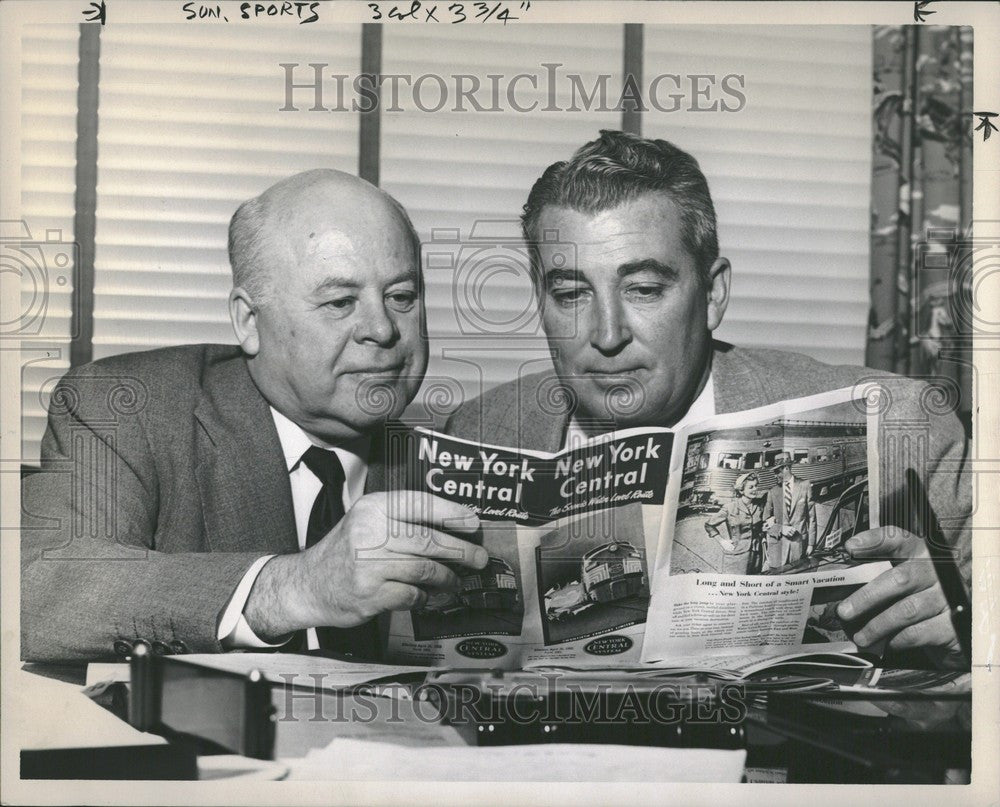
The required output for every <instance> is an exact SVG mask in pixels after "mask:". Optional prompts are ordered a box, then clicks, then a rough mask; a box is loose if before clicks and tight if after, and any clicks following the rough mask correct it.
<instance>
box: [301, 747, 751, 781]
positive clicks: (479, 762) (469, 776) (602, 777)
mask: <svg viewBox="0 0 1000 807" xmlns="http://www.w3.org/2000/svg"><path fill="white" fill-rule="evenodd" d="M289 763H290V770H289V775H288V779H297V780H300V781H310V780H311V781H316V780H340V781H346V780H362V781H378V780H380V779H385V778H387V777H390V776H391V777H392V779H393V781H453V782H454V781H459V782H465V781H475V782H497V781H517V782H567V781H572V782H739V781H740V780H741V779H742V777H743V768H744V765H745V764H746V751H745V750H742V749H738V750H733V751H720V750H714V749H705V748H661V747H646V746H635V745H586V744H582V743H580V744H577V743H546V744H539V745H502V746H491V747H478V746H457V747H449V748H441V747H437V748H411V747H401V746H398V745H389V744H388V743H378V742H364V741H360V740H348V739H336V740H334V741H333V742H332V743H330V744H329V745H328V746H326V747H325V748H322V749H314V750H313V751H310V752H309V753H308V754H307V755H306V756H305V757H302V758H301V759H298V760H290V761H289Z"/></svg>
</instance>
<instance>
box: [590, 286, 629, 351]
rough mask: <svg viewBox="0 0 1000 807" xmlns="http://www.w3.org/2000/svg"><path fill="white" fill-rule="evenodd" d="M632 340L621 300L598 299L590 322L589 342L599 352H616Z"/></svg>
mask: <svg viewBox="0 0 1000 807" xmlns="http://www.w3.org/2000/svg"><path fill="white" fill-rule="evenodd" d="M630 341H632V331H631V330H630V329H629V326H628V322H627V320H626V316H625V312H624V311H623V310H622V306H621V302H620V301H618V300H616V299H609V300H599V301H598V304H597V307H596V309H595V311H594V319H593V320H592V322H591V330H590V344H591V345H593V346H594V347H595V348H596V349H597V350H599V351H601V353H617V352H618V351H619V350H621V349H622V348H623V347H625V345H627V344H628V343H629V342H630Z"/></svg>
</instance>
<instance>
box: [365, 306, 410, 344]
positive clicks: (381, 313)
mask: <svg viewBox="0 0 1000 807" xmlns="http://www.w3.org/2000/svg"><path fill="white" fill-rule="evenodd" d="M358 313H359V314H360V316H359V317H358V322H357V324H356V325H355V326H354V339H355V341H356V342H369V343H372V344H376V345H379V346H381V347H389V346H390V345H392V344H393V343H394V342H395V341H396V340H397V339H399V329H398V328H397V327H396V322H395V320H393V318H392V316H391V315H390V313H389V311H388V310H387V309H386V307H385V303H384V301H382V300H379V301H378V302H377V303H375V302H373V303H372V304H370V305H363V306H362V307H361V309H360V311H359V312H358Z"/></svg>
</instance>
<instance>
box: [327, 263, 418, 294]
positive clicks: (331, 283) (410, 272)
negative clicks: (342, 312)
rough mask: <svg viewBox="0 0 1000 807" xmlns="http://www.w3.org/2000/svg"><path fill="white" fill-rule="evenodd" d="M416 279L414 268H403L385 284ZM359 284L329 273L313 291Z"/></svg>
mask: <svg viewBox="0 0 1000 807" xmlns="http://www.w3.org/2000/svg"><path fill="white" fill-rule="evenodd" d="M418 279H419V275H418V274H417V271H416V270H415V269H404V270H403V271H402V272H400V273H399V274H398V275H396V276H395V277H393V278H390V279H389V280H388V281H387V282H386V284H385V285H386V286H395V285H396V284H398V283H406V282H411V283H417V281H418ZM361 286H362V284H361V283H359V282H358V281H356V280H352V279H351V278H347V277H337V276H336V275H330V276H329V277H326V278H324V279H323V280H322V281H320V283H318V284H317V285H316V288H315V289H313V293H314V294H324V293H325V292H328V291H335V290H338V289H360V288H361Z"/></svg>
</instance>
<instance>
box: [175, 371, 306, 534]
mask: <svg viewBox="0 0 1000 807" xmlns="http://www.w3.org/2000/svg"><path fill="white" fill-rule="evenodd" d="M202 390H203V394H202V398H201V401H200V402H199V403H198V405H197V407H196V408H195V417H196V418H197V419H198V421H199V422H200V423H201V425H202V426H203V428H204V434H203V435H201V441H200V445H199V447H198V449H199V450H198V464H197V467H196V468H195V474H196V476H197V478H198V488H199V492H200V494H201V505H202V512H203V513H204V517H205V530H206V537H207V540H208V543H209V546H210V548H211V550H212V551H214V552H248V551H261V552H279V553H280V552H294V551H295V550H296V549H297V548H298V540H297V538H296V534H295V513H294V510H293V508H292V491H291V485H290V483H289V480H288V468H287V467H286V465H285V460H284V457H283V456H282V452H281V443H280V441H279V440H278V433H277V431H276V429H275V428H274V420H273V419H272V417H271V412H270V409H269V408H268V405H267V402H266V401H265V400H264V399H263V397H261V394H260V393H259V392H258V391H257V388H256V386H254V383H253V380H252V379H251V378H250V373H249V371H248V370H247V367H246V362H245V360H244V359H243V358H242V356H236V357H234V356H228V357H226V358H224V359H221V360H218V361H216V362H214V363H211V364H209V365H208V366H207V367H206V369H205V374H204V376H203V381H202Z"/></svg>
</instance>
